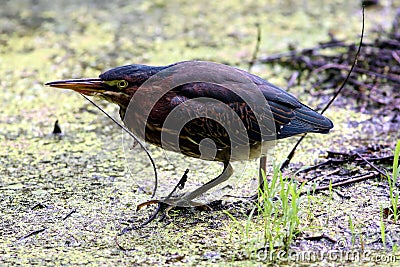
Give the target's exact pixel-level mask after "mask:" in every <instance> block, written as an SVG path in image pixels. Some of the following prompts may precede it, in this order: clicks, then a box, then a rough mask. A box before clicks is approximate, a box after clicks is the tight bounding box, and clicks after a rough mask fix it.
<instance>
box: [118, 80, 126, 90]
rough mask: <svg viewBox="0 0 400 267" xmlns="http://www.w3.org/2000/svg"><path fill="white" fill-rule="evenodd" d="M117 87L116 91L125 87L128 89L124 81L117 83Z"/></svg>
mask: <svg viewBox="0 0 400 267" xmlns="http://www.w3.org/2000/svg"><path fill="white" fill-rule="evenodd" d="M117 87H118V89H125V88H126V87H128V82H127V81H125V80H120V81H118V82H117Z"/></svg>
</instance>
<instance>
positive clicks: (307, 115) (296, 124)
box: [278, 106, 333, 139]
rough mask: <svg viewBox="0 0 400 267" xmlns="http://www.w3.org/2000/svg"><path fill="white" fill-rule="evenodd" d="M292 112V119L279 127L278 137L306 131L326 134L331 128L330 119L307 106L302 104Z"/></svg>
mask: <svg viewBox="0 0 400 267" xmlns="http://www.w3.org/2000/svg"><path fill="white" fill-rule="evenodd" d="M294 112H295V113H296V115H295V116H294V119H293V120H291V121H290V123H289V124H287V125H284V126H283V127H282V128H281V129H280V131H279V133H278V139H281V138H285V137H289V136H292V135H296V134H302V133H307V132H312V133H323V134H326V133H328V132H329V130H330V129H332V128H333V123H332V121H331V120H330V119H328V118H327V117H325V116H323V115H321V114H320V113H318V112H316V111H314V110H312V109H311V108H309V107H307V106H302V107H301V108H299V109H296V110H295V111H294Z"/></svg>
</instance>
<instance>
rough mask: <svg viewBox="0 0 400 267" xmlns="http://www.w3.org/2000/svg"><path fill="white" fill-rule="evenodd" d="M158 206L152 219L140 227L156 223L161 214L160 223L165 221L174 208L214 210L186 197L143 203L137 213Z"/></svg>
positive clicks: (138, 207)
mask: <svg viewBox="0 0 400 267" xmlns="http://www.w3.org/2000/svg"><path fill="white" fill-rule="evenodd" d="M153 204H157V208H156V209H155V210H154V212H153V213H152V214H151V215H150V217H149V218H148V219H147V220H146V221H144V222H143V223H142V224H141V225H140V227H143V226H145V225H147V224H149V223H151V222H152V221H154V220H155V219H156V218H157V216H158V215H159V214H161V216H160V219H159V221H162V220H164V219H165V218H166V217H169V215H168V212H169V211H170V210H172V209H174V208H179V209H188V208H192V207H196V208H197V209H200V210H212V208H211V207H210V206H209V205H207V204H202V203H199V202H195V201H193V200H188V199H185V197H184V196H183V197H180V198H166V199H162V200H149V201H146V202H144V203H141V204H139V205H138V206H137V208H136V211H139V210H141V209H142V208H144V207H147V206H150V205H153Z"/></svg>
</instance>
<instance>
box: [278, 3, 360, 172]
mask: <svg viewBox="0 0 400 267" xmlns="http://www.w3.org/2000/svg"><path fill="white" fill-rule="evenodd" d="M364 17H365V16H364V6H363V7H362V28H361V37H360V43H359V45H358V50H357V53H356V57H355V59H354V61H353V64H352V65H351V68H350V71H349V72H348V73H347V76H346V78H345V79H344V81H343V83H342V84H341V86H340V87H339V89H338V90H337V91H336V93H335V94H334V95H333V97H332V98H331V100H330V101H329V102H328V104H326V106H325V107H324V108H323V109H322V111H321V114H324V112H325V111H326V110H327V109H328V108H329V107H330V106H331V104H332V103H333V101H335V99H336V98H337V97H338V95H339V94H340V93H341V92H342V90H343V88H344V86H345V84H346V83H347V81H348V80H349V78H350V75H351V73H352V72H353V69H354V67H355V66H356V64H357V60H358V56H359V55H360V51H361V47H362V44H363V39H364V19H365V18H364ZM306 136H307V133H305V134H304V135H303V136H302V137H300V139H299V140H298V141H297V143H296V144H295V145H294V147H293V149H292V151H290V153H289V155H288V156H287V158H286V160H285V161H284V162H283V163H282V165H281V168H280V170H281V171H282V170H283V169H285V168H286V167H287V166H288V165H289V163H290V161H291V160H292V158H293V156H294V153H295V152H296V149H297V147H298V146H299V144H300V143H301V141H303V139H304V138H305V137H306Z"/></svg>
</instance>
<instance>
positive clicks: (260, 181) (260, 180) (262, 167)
mask: <svg viewBox="0 0 400 267" xmlns="http://www.w3.org/2000/svg"><path fill="white" fill-rule="evenodd" d="M265 175H267V157H266V156H263V157H261V158H260V169H259V174H258V191H259V192H260V193H262V192H264V182H265V178H264V177H265ZM257 194H258V192H257Z"/></svg>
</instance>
